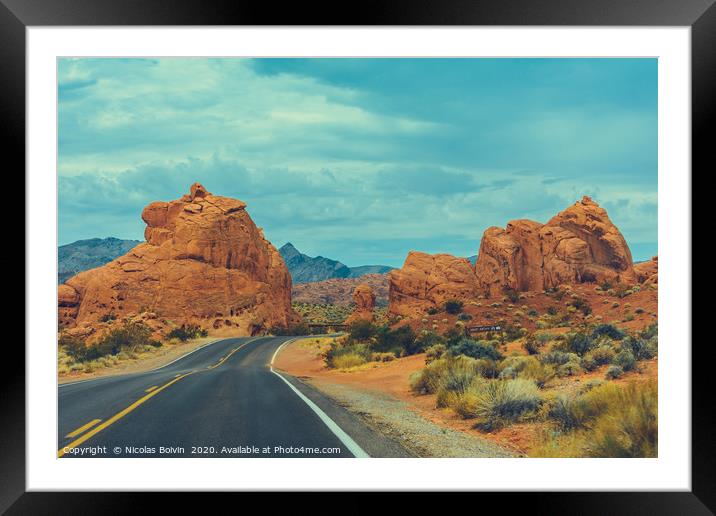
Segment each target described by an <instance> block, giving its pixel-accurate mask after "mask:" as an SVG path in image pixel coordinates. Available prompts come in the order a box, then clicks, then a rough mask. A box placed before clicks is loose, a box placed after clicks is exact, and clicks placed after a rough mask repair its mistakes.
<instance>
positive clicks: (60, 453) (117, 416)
mask: <svg viewBox="0 0 716 516" xmlns="http://www.w3.org/2000/svg"><path fill="white" fill-rule="evenodd" d="M258 339H259V337H257V338H255V339H252V340H249V341H248V342H245V343H243V344H242V345H241V346H239V347H237V348H234V349H233V350H232V351H231V353H229V354H228V355H226V356H225V357H223V358H222V359H221V360H219V361H218V362H217V363H216V364H214V365H212V366H209V367H207V369H214V368H215V367H218V366H220V365H221V364H223V363H224V362H225V361H226V360H227V359H228V358H229V357H230V356H231V355H233V354H234V353H236V352H237V351H238V350H240V349H241V348H243V347H244V346H246V345H247V344H250V343H251V342H253V341H255V340H258ZM195 372H196V371H190V372H188V373H184V374H181V373H179V374H177V375H176V376H174V379H173V380H171V381H169V382H167V383H165V384H164V385H162V386H161V387H156V386H153V387H150V388H149V389H147V390H146V391H145V392H148V393H149V394H147V395H146V396H144V397H142V398H139V399H138V400H137V401H135V402H134V403H132V404H131V405H129V406H128V407H127V408H125V409H124V410H122V411H120V412H117V413H116V414H115V415H114V416H112V417H111V418H109V419H108V420H107V421H105V422H104V423H102V424H101V425H99V426H96V427H94V428H93V429H92V430H90V431H89V432H87V433H86V434H84V435H83V436H82V437H80V438H79V439H76V440H74V441H72V442H71V443H70V444H68V445H67V446H63V447H62V448H61V449H60V450H58V452H57V457H58V458H59V457H62V456H63V455H64V454H65V453H66V452H67V451H68V450H70V449H72V448H76V447H77V446H79V445H80V444H82V443H83V442H85V441H86V440H87V439H89V438H90V437H92V436H95V435H97V434H98V433H100V432H101V431H102V430H104V429H105V428H107V427H108V426H110V425H111V424H113V423H115V422H116V421H118V420H120V419H122V418H123V417H124V416H126V415H127V414H129V413H130V412H132V411H133V410H134V409H135V408H137V407H138V406H139V405H141V404H142V403H144V402H145V401H147V400H149V399H150V398H152V397H153V396H155V395H156V394H159V393H160V392H161V391H163V390H164V389H166V388H167V387H169V386H170V385H172V384H173V383H176V382H178V381H179V380H181V379H182V378H184V377H186V376H189V375H191V374H194V373H195ZM100 421H101V419H96V420H93V421H90V423H91V424H90V423H87V425H84V426H83V427H80V428H78V429H77V430H75V431H74V432H72V434H67V437H74V436H76V435H77V433H80V431H84V430H85V429H86V428H90V427H91V426H94V425H95V424H97V423H99V422H100ZM85 427H86V428H85Z"/></svg>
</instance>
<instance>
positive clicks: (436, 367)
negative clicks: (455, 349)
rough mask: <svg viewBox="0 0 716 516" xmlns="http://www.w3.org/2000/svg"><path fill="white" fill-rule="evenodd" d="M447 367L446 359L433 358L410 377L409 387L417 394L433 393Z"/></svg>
mask: <svg viewBox="0 0 716 516" xmlns="http://www.w3.org/2000/svg"><path fill="white" fill-rule="evenodd" d="M447 369H448V360H447V359H445V358H442V359H438V360H434V361H433V362H431V363H430V364H428V365H427V366H425V367H424V368H423V369H422V370H420V371H418V372H416V373H414V374H413V375H412V376H411V377H410V389H411V390H412V391H413V392H415V393H417V394H434V393H435V392H436V391H437V390H438V388H439V387H440V381H441V378H442V377H443V375H444V374H445V372H446V371H447Z"/></svg>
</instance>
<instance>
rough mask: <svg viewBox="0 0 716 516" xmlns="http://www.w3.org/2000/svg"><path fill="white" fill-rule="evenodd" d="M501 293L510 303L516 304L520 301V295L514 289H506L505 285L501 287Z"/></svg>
mask: <svg viewBox="0 0 716 516" xmlns="http://www.w3.org/2000/svg"><path fill="white" fill-rule="evenodd" d="M502 292H503V294H505V297H507V299H509V301H510V303H517V302H519V300H520V293H519V292H517V291H516V290H515V289H514V288H512V287H508V286H507V285H505V286H504V287H502Z"/></svg>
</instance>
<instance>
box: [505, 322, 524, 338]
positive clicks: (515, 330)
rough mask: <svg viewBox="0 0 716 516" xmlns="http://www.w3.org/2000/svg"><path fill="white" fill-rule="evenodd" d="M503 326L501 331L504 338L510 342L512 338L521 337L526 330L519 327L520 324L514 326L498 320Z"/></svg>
mask: <svg viewBox="0 0 716 516" xmlns="http://www.w3.org/2000/svg"><path fill="white" fill-rule="evenodd" d="M500 324H501V325H502V328H503V332H504V335H505V340H506V341H507V342H512V341H513V340H517V339H519V338H521V337H524V336H525V335H526V334H527V330H525V329H524V328H521V327H520V326H516V325H513V324H506V323H504V322H503V321H501V322H500Z"/></svg>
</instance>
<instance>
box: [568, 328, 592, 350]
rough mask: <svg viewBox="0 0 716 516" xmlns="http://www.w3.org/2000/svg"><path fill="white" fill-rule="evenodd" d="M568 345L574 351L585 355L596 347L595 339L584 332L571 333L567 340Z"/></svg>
mask: <svg viewBox="0 0 716 516" xmlns="http://www.w3.org/2000/svg"><path fill="white" fill-rule="evenodd" d="M565 343H566V347H567V349H568V350H569V351H571V352H572V353H576V354H577V355H584V354H585V353H587V352H588V351H589V350H591V349H592V348H593V347H594V340H593V339H592V337H591V336H590V335H586V334H584V333H570V334H568V335H567V339H566V341H565Z"/></svg>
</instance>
